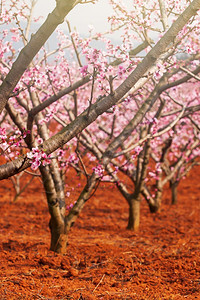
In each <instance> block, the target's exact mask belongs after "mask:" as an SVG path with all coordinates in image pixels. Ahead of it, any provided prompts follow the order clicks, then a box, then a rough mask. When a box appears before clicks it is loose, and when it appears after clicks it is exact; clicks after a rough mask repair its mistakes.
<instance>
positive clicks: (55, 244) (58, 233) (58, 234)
mask: <svg viewBox="0 0 200 300" xmlns="http://www.w3.org/2000/svg"><path fill="white" fill-rule="evenodd" d="M49 228H50V231H51V246H50V250H52V251H54V252H57V253H61V254H65V253H66V248H67V241H68V235H67V234H65V230H64V228H65V224H64V221H63V223H62V224H58V223H56V222H55V220H54V219H53V218H51V220H50V222H49Z"/></svg>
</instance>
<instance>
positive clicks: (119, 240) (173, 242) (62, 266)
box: [0, 167, 200, 300]
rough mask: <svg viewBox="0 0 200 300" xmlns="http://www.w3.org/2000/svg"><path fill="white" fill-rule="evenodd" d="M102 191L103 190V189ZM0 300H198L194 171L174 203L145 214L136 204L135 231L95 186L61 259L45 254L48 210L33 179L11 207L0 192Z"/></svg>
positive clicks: (198, 176) (198, 214)
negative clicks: (138, 215) (137, 224)
mask: <svg viewBox="0 0 200 300" xmlns="http://www.w3.org/2000/svg"><path fill="white" fill-rule="evenodd" d="M107 187H108V185H107ZM0 195H1V199H0V207H1V218H0V250H1V252H0V295H1V296H0V299H9V300H11V299H13V300H14V299H76V300H78V299H85V300H90V299H103V300H106V299H144V300H147V299H149V300H153V299H156V300H159V299H160V300H164V299H167V300H170V299H171V300H178V299H190V300H192V299H200V251H199V249H200V240H199V236H200V169H199V168H198V167H196V168H195V169H194V170H193V171H192V172H191V173H190V176H188V178H187V179H186V180H184V181H183V182H182V184H181V186H180V187H179V202H178V205H176V206H171V205H170V193H169V191H166V193H165V196H164V201H163V205H162V210H161V212H160V213H158V214H154V215H153V214H150V213H149V211H148V207H147V205H146V203H145V202H142V212H141V227H140V231H139V232H138V233H133V232H130V231H127V230H126V229H125V228H126V224H127V217H128V207H127V204H126V202H125V201H124V200H123V199H122V198H121V196H120V194H119V193H118V191H117V190H116V189H115V188H113V189H106V187H103V186H101V187H100V189H99V191H98V192H97V193H96V194H95V196H93V197H92V198H91V199H90V200H89V201H88V203H87V204H86V206H85V208H84V209H83V212H82V214H81V216H80V218H79V219H78V220H77V222H76V224H75V225H74V227H73V228H72V230H71V232H70V235H69V245H68V253H67V254H66V255H64V256H61V255H58V254H55V253H53V252H51V251H49V250H48V247H49V243H50V235H49V230H48V221H49V215H48V209H47V205H46V200H45V196H44V193H43V189H42V187H41V186H40V185H39V181H38V180H37V179H34V180H33V182H32V183H31V186H30V187H29V188H28V189H27V190H26V191H25V192H24V193H23V194H22V196H21V197H20V198H19V199H18V200H17V201H16V202H12V201H11V198H12V196H13V191H12V188H11V185H10V181H3V182H2V183H1V187H0Z"/></svg>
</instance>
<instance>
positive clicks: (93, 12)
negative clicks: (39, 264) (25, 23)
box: [35, 0, 129, 33]
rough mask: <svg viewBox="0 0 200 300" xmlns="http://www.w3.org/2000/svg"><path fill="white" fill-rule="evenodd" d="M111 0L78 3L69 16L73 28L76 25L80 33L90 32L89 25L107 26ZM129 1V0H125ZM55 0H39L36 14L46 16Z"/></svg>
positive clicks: (99, 28)
mask: <svg viewBox="0 0 200 300" xmlns="http://www.w3.org/2000/svg"><path fill="white" fill-rule="evenodd" d="M108 1H109V0H99V1H98V2H97V3H96V4H91V3H88V4H78V5H77V6H76V7H75V8H74V9H73V10H72V11H71V12H70V13H69V15H68V16H67V19H68V20H69V21H70V23H71V26H72V28H74V27H76V28H77V31H78V32H80V33H84V31H85V32H88V25H91V24H92V25H94V27H95V29H96V30H97V31H104V30H106V28H107V17H108V16H109V15H110V14H111V12H112V10H111V8H110V6H109V4H108ZM125 1H128V2H129V0H125ZM55 3H56V2H55V0H38V3H37V4H36V7H35V15H36V16H39V15H43V16H44V17H45V18H46V17H47V15H48V13H50V12H51V11H52V10H53V9H54V7H55Z"/></svg>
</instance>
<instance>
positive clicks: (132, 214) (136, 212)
mask: <svg viewBox="0 0 200 300" xmlns="http://www.w3.org/2000/svg"><path fill="white" fill-rule="evenodd" d="M139 225H140V199H131V200H130V201H129V218H128V226H127V229H130V230H134V231H137V230H138V229H139Z"/></svg>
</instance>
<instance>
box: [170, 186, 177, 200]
mask: <svg viewBox="0 0 200 300" xmlns="http://www.w3.org/2000/svg"><path fill="white" fill-rule="evenodd" d="M177 187H178V183H177V182H176V181H175V182H170V188H171V193H172V202H171V203H172V204H173V205H174V204H177Z"/></svg>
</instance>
